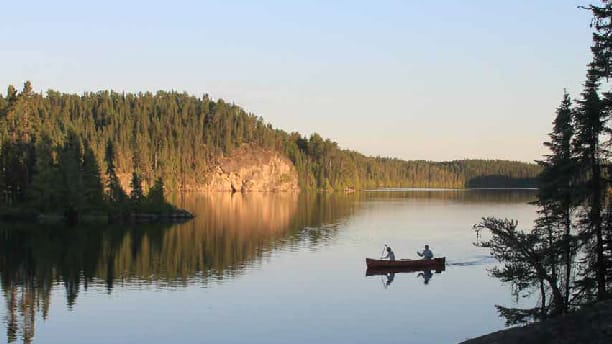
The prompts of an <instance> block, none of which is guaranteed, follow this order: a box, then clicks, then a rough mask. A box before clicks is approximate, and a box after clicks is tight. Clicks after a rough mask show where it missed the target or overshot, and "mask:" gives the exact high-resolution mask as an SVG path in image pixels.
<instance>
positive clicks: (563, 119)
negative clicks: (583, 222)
mask: <svg viewBox="0 0 612 344" xmlns="http://www.w3.org/2000/svg"><path fill="white" fill-rule="evenodd" d="M571 106H572V103H571V100H570V97H569V95H568V94H567V92H564V94H563V100H562V101H561V105H560V106H559V107H558V108H557V116H556V118H555V120H554V121H553V132H552V133H550V139H551V140H550V142H545V143H544V145H545V146H546V147H548V148H549V149H550V151H551V154H549V155H546V156H545V160H544V161H540V162H539V164H540V166H542V172H541V173H540V174H539V176H538V186H539V188H538V200H537V202H536V204H537V205H539V206H540V211H539V212H540V218H539V219H538V224H537V227H538V228H539V229H540V230H541V232H542V231H543V234H544V236H545V238H543V239H544V241H545V242H546V243H547V245H548V247H549V249H550V252H549V254H548V256H549V261H550V267H551V270H552V272H553V273H554V277H555V278H557V273H556V269H557V264H558V262H560V261H561V260H562V261H563V264H564V265H565V269H564V270H565V271H564V276H563V279H564V283H563V288H564V290H565V294H564V304H563V305H558V306H559V307H560V308H559V309H558V311H567V306H568V304H569V297H570V289H571V285H570V283H571V277H572V272H571V270H572V265H573V256H574V252H573V250H572V242H574V237H573V236H572V214H573V212H574V210H575V202H574V200H573V199H574V197H573V191H572V187H573V185H574V179H575V178H576V176H575V172H576V168H575V166H576V164H575V162H574V159H573V158H572V149H571V148H572V146H571V143H572V139H573V135H574V129H573V111H572V108H571ZM560 257H562V258H561V259H559V258H560ZM559 282H560V281H559Z"/></svg>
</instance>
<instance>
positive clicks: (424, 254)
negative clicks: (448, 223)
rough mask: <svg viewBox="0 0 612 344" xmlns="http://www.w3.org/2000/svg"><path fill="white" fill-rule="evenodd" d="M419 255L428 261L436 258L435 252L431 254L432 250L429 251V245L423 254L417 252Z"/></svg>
mask: <svg viewBox="0 0 612 344" xmlns="http://www.w3.org/2000/svg"><path fill="white" fill-rule="evenodd" d="M417 254H418V255H419V257H423V259H426V260H430V259H433V257H434V255H433V252H431V250H430V249H429V245H425V249H424V250H423V252H418V251H417Z"/></svg>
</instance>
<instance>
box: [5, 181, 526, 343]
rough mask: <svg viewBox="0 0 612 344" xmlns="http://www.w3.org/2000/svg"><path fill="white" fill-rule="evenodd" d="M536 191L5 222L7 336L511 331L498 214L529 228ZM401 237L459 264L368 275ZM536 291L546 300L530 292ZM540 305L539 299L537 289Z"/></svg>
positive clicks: (204, 201) (161, 337)
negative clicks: (109, 221) (130, 219)
mask: <svg viewBox="0 0 612 344" xmlns="http://www.w3.org/2000/svg"><path fill="white" fill-rule="evenodd" d="M533 197H534V193H533V191H526V190H513V191H509V190H467V191H436V190H401V189H399V190H398V189H393V190H385V191H370V192H361V193H355V194H349V195H344V194H341V195H309V194H300V195H294V194H247V195H240V194H234V195H229V194H191V195H186V196H184V197H180V198H178V199H177V200H176V202H177V203H178V204H180V205H182V206H183V207H185V208H187V209H188V210H190V211H192V212H193V213H195V214H196V215H197V218H196V219H195V220H194V221H191V222H188V223H185V224H180V225H171V226H124V227H108V226H84V227H77V228H62V227H50V226H46V227H45V226H35V227H31V226H17V225H6V224H2V225H0V226H2V228H0V276H1V277H0V278H1V286H2V296H0V298H1V300H0V301H1V302H2V304H1V305H2V306H1V307H0V319H1V321H2V327H3V329H4V334H3V335H2V336H1V337H0V343H1V342H16V343H21V342H26V343H29V342H33V343H171V342H176V343H204V342H207V343H372V342H376V341H383V342H385V343H454V342H458V341H461V340H464V339H466V338H469V337H473V336H477V335H481V334H484V333H487V332H490V331H493V330H498V329H502V328H503V327H504V321H503V319H500V318H499V317H498V316H497V313H496V311H495V308H494V305H495V304H503V305H513V304H514V300H513V299H512V297H511V295H510V290H509V287H508V286H506V285H503V284H501V283H500V282H498V281H497V280H495V279H492V278H490V277H488V276H487V273H486V269H487V268H488V267H491V266H493V265H494V264H495V262H494V261H493V260H492V259H491V258H490V257H489V256H488V252H487V251H486V250H483V249H481V248H477V247H474V246H473V245H472V243H473V242H474V241H475V240H476V237H475V233H474V232H473V231H472V229H471V227H472V225H473V224H475V223H477V222H478V221H479V219H480V218H481V217H482V216H490V215H493V216H498V217H508V218H514V219H518V220H519V222H520V223H521V224H523V225H525V226H529V225H530V224H531V223H532V221H533V219H534V217H535V208H534V207H533V206H531V205H528V204H527V202H528V201H530V200H532V199H533ZM385 243H389V244H390V245H391V246H392V247H393V249H394V251H395V254H396V256H398V258H416V254H415V252H416V251H417V250H420V249H422V246H423V244H425V243H429V245H430V246H431V248H432V250H433V252H434V254H435V255H436V256H446V257H447V264H448V266H447V268H446V271H444V272H442V273H440V274H436V273H434V274H433V276H432V277H431V278H430V279H429V280H428V281H427V282H428V283H425V282H426V280H425V278H423V276H422V275H419V274H418V273H398V274H395V276H393V279H392V280H389V277H390V276H367V277H366V275H365V272H366V267H365V262H364V258H365V257H366V256H370V257H378V256H379V255H380V254H381V250H382V247H383V244H385ZM527 301H528V302H533V300H527ZM523 302H525V301H523Z"/></svg>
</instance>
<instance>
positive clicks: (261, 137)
mask: <svg viewBox="0 0 612 344" xmlns="http://www.w3.org/2000/svg"><path fill="white" fill-rule="evenodd" d="M109 143H110V144H111V145H112V147H111V150H112V153H113V154H112V160H111V161H109V159H108V158H109V156H108V147H109ZM243 144H249V145H255V146H258V147H263V148H266V149H272V150H276V151H278V152H281V153H282V154H284V155H285V156H286V157H288V158H289V159H290V160H291V161H292V162H293V163H294V165H295V167H296V169H297V171H298V174H299V183H300V187H301V188H302V189H317V190H321V189H336V190H342V189H346V188H352V189H360V188H372V187H383V186H384V187H398V186H403V187H445V188H463V187H516V186H520V187H530V186H531V187H533V186H535V179H534V177H535V175H536V174H537V173H538V172H539V170H540V167H539V166H537V165H535V164H526V163H521V162H511V161H500V160H462V161H452V162H429V161H403V160H399V159H392V158H382V157H366V156H364V155H362V154H360V153H357V152H353V151H349V150H344V149H341V148H339V147H338V144H337V143H335V142H332V141H330V140H325V139H323V138H322V137H321V136H320V135H318V134H313V135H311V136H310V137H308V138H307V137H303V136H301V135H299V134H298V133H286V132H284V131H282V130H277V129H273V128H272V126H271V125H269V124H266V123H264V121H263V119H262V118H260V117H257V116H255V115H253V114H250V113H247V112H245V111H244V110H242V109H241V108H240V107H238V106H236V105H234V104H230V103H226V102H225V101H223V100H221V99H220V100H218V101H213V100H211V99H210V98H209V97H208V95H204V96H202V97H201V98H197V97H194V96H189V95H187V94H185V93H177V92H162V91H160V92H157V93H156V94H152V93H138V94H132V93H117V92H109V91H101V92H96V93H85V94H83V95H81V96H79V95H74V94H63V93H59V92H56V91H53V90H49V91H47V92H46V95H43V94H40V93H36V92H33V91H32V85H31V84H30V83H29V82H26V83H25V84H24V86H23V89H22V90H21V91H20V92H18V91H17V89H16V88H15V87H13V86H9V87H8V90H7V94H6V96H1V95H0V206H3V205H4V206H6V205H16V204H24V203H25V202H27V201H32V202H34V203H35V205H36V207H38V208H40V209H44V210H47V208H48V207H54V206H56V205H57V204H72V205H73V206H75V207H76V206H79V207H94V208H95V207H97V206H98V204H96V202H99V201H100V197H99V196H100V194H101V193H102V192H103V191H102V190H101V189H100V187H99V185H100V183H103V184H104V185H105V187H104V188H103V189H104V191H105V193H106V194H108V196H109V197H110V199H113V200H114V201H120V200H121V199H120V198H121V197H123V196H122V195H120V191H119V188H117V186H118V185H120V183H119V177H118V176H119V175H124V176H125V175H131V176H132V178H131V179H132V184H133V185H134V186H136V189H133V190H134V191H133V192H132V194H131V198H132V199H140V198H142V193H143V190H148V189H149V188H151V187H152V186H154V185H155V183H156V181H161V180H163V181H164V184H165V185H166V187H167V188H168V189H172V190H186V189H189V186H190V185H191V186H193V185H196V186H197V185H201V184H203V183H204V182H206V177H207V175H208V173H209V172H210V171H211V170H212V169H213V168H214V166H216V162H217V161H218V160H219V159H220V158H221V157H224V156H231V154H232V152H233V151H234V150H235V149H236V148H237V147H240V146H241V145H243ZM97 169H100V170H102V171H105V172H106V173H101V174H100V177H96V173H95V172H96V170H97ZM113 173H114V176H113V175H112V174H113ZM109 178H110V179H109ZM60 180H61V182H60ZM50 190H53V192H49V191H50ZM76 190H79V191H78V192H80V194H78V195H77V194H74V193H75V192H76ZM81 198H83V199H81ZM59 200H61V201H62V202H59V203H58V201H59ZM83 200H84V201H83Z"/></svg>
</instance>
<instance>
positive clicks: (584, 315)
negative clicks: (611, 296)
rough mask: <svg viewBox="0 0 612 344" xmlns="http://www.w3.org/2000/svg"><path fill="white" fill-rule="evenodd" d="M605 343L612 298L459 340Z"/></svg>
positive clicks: (611, 338) (609, 339) (611, 327)
mask: <svg viewBox="0 0 612 344" xmlns="http://www.w3.org/2000/svg"><path fill="white" fill-rule="evenodd" d="M514 343H520V344H581V343H589V344H599V343H601V344H604V343H612V300H606V301H601V302H598V303H595V304H593V305H590V306H585V307H584V308H582V309H580V310H578V311H576V312H573V313H569V314H564V315H562V316H559V317H557V318H552V319H547V320H544V321H541V322H537V323H530V324H527V325H525V326H520V327H512V328H508V329H505V330H500V331H496V332H492V333H489V334H485V335H483V336H480V337H475V338H472V339H468V340H466V341H463V342H460V343H459V344H514Z"/></svg>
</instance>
